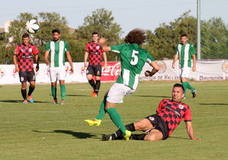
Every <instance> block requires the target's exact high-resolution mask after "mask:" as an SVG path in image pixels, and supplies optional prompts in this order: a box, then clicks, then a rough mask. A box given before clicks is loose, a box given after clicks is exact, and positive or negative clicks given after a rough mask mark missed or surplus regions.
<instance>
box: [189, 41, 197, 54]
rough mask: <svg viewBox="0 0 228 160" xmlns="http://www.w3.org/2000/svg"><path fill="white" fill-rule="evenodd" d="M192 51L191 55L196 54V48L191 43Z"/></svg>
mask: <svg viewBox="0 0 228 160" xmlns="http://www.w3.org/2000/svg"><path fill="white" fill-rule="evenodd" d="M190 53H191V55H193V54H196V49H195V47H194V46H193V45H192V44H191V45H190Z"/></svg>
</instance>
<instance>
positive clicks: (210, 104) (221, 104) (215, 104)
mask: <svg viewBox="0 0 228 160" xmlns="http://www.w3.org/2000/svg"><path fill="white" fill-rule="evenodd" d="M199 104H200V105H203V106H212V105H213V106H226V105H227V106H228V103H199Z"/></svg>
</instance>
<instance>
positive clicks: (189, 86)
mask: <svg viewBox="0 0 228 160" xmlns="http://www.w3.org/2000/svg"><path fill="white" fill-rule="evenodd" d="M182 85H183V87H184V89H185V92H186V90H187V89H189V90H191V92H194V91H195V88H193V87H192V86H191V85H190V84H189V83H188V82H183V83H182Z"/></svg>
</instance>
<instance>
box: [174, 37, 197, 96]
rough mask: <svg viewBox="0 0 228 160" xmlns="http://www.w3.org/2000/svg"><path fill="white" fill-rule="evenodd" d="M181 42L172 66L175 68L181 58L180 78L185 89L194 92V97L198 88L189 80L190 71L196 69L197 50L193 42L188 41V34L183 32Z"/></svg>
mask: <svg viewBox="0 0 228 160" xmlns="http://www.w3.org/2000/svg"><path fill="white" fill-rule="evenodd" d="M180 42H181V43H179V44H178V45H177V49H176V54H175V55H174V57H173V63H172V67H173V69H175V66H176V61H177V60H178V59H179V66H180V69H181V74H180V80H181V83H182V85H183V86H184V89H185V91H187V89H189V90H190V91H191V93H192V97H193V98H195V97H196V89H195V88H193V87H192V86H191V85H190V83H189V82H188V81H189V77H190V71H191V70H192V71H193V72H195V71H196V50H195V48H194V46H193V45H192V44H189V43H188V36H187V35H186V34H182V35H181V36H180Z"/></svg>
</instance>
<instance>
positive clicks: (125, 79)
mask: <svg viewBox="0 0 228 160" xmlns="http://www.w3.org/2000/svg"><path fill="white" fill-rule="evenodd" d="M111 50H112V51H113V52H116V53H119V54H120V62H121V74H120V75H119V77H118V79H117V81H116V83H121V84H124V85H126V86H128V87H130V88H132V89H136V88H137V86H138V82H139V75H140V73H141V71H142V69H143V66H144V64H145V63H146V62H148V63H151V62H152V61H155V59H154V58H153V57H152V55H151V54H150V53H149V52H147V51H146V50H145V49H142V48H140V47H139V45H137V44H129V43H124V44H122V45H118V46H112V47H111Z"/></svg>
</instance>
